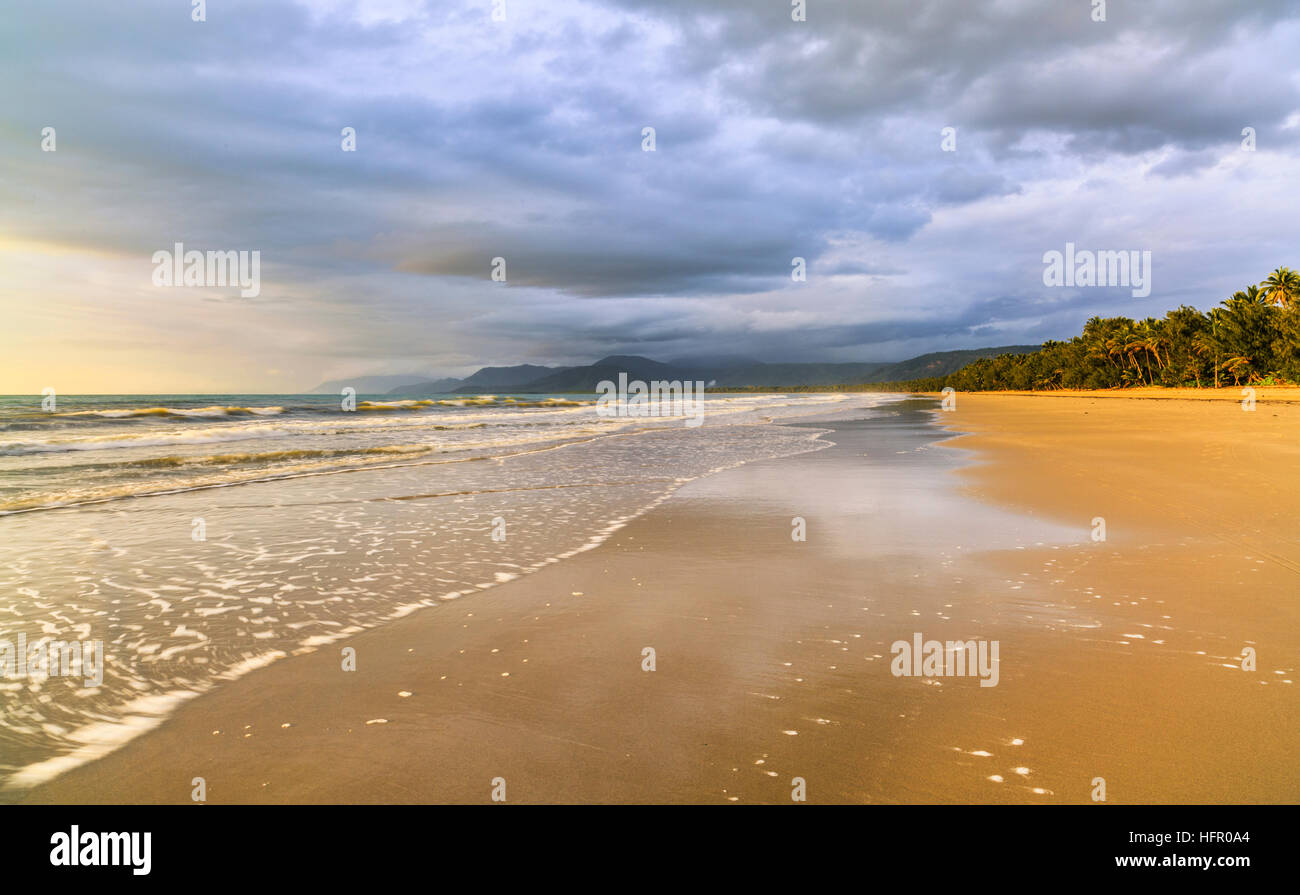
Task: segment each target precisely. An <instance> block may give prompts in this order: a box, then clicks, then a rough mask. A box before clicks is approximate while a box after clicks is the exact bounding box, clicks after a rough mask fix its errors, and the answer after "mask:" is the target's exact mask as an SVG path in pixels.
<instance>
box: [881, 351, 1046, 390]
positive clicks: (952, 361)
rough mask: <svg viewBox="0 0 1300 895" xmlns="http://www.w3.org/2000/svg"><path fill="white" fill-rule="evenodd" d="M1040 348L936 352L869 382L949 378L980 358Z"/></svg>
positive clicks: (890, 367) (901, 363)
mask: <svg viewBox="0 0 1300 895" xmlns="http://www.w3.org/2000/svg"><path fill="white" fill-rule="evenodd" d="M1041 347H1042V346H1041V345H1004V346H1002V347H1001V348H968V349H963V350H960V351H936V352H934V353H932V354H922V355H921V356H920V357H913V358H910V359H908V360H904V361H899V362H898V363H896V364H889V365H888V366H887V367H886V369H884V370H882V371H881V372H880V375H879V378H874V379H869V380H867V381H868V382H899V381H901V380H904V379H921V378H923V377H925V376H947V375H948V374H949V373H956V372H957V371H958V370H960V369H961V368H962V367H964V366H966V365H967V364H970V363H973V362H975V361H977V360H979V359H980V358H981V357H997V356H998V355H1001V354H1032V353H1033V352H1035V351H1037V350H1038V349H1039V348H1041Z"/></svg>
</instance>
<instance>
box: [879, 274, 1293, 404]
mask: <svg viewBox="0 0 1300 895" xmlns="http://www.w3.org/2000/svg"><path fill="white" fill-rule="evenodd" d="M1297 382H1300V274H1298V273H1296V272H1295V271H1293V270H1291V269H1290V268H1287V267H1279V268H1278V269H1277V270H1275V271H1273V272H1272V273H1271V274H1269V275H1268V277H1267V278H1266V279H1265V280H1264V281H1263V282H1262V283H1260V284H1259V285H1258V286H1250V287H1248V288H1246V289H1244V290H1242V291H1240V292H1237V293H1235V294H1233V295H1232V296H1231V297H1230V298H1228V299H1226V300H1224V301H1223V302H1222V303H1221V304H1220V305H1219V306H1218V307H1215V308H1212V309H1211V310H1210V311H1208V312H1204V313H1203V312H1201V311H1198V310H1197V309H1196V308H1193V307H1188V306H1186V305H1184V306H1182V307H1179V308H1177V309H1175V310H1172V311H1170V312H1169V313H1167V314H1165V316H1164V317H1163V318H1159V319H1157V318H1155V317H1148V318H1146V319H1145V320H1133V319H1130V318H1128V317H1093V318H1092V319H1090V320H1089V321H1088V322H1087V323H1085V324H1084V327H1083V332H1082V334H1080V335H1078V336H1075V337H1074V338H1073V339H1070V340H1069V341H1068V342H1056V341H1048V342H1044V343H1043V347H1042V348H1041V349H1039V350H1038V351H1036V352H1033V353H1031V354H1004V355H1000V356H998V357H994V358H983V359H980V360H977V361H975V362H973V363H971V364H969V365H968V366H965V367H963V368H962V369H960V370H958V371H957V372H956V373H952V374H950V375H948V376H940V377H931V378H928V379H917V380H912V381H910V382H899V383H890V384H889V388H890V389H891V390H899V391H903V390H906V391H938V390H940V389H942V388H944V387H946V386H951V387H952V388H955V389H957V390H958V391H988V390H994V389H1013V390H1036V389H1112V388H1130V387H1134V388H1135V387H1140V386H1185V387H1194V388H1208V387H1222V386H1245V385H1282V384H1294V383H1297Z"/></svg>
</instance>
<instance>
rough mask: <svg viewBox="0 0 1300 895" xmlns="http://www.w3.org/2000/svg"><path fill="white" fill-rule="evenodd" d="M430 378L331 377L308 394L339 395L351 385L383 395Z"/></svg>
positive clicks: (412, 375) (418, 375) (361, 392)
mask: <svg viewBox="0 0 1300 895" xmlns="http://www.w3.org/2000/svg"><path fill="white" fill-rule="evenodd" d="M428 378H429V376H428V374H427V373H407V374H405V375H395V376H353V377H352V378H351V379H331V380H329V381H328V382H322V383H321V384H320V385H318V386H316V387H315V388H314V389H312V390H311V391H310V392H309V393H308V394H312V395H337V394H338V393H339V392H340V391H342V390H343V389H344V388H348V387H351V388H354V389H356V390H357V394H359V395H383V394H386V393H388V392H389V391H391V390H392V389H394V388H399V387H401V386H403V385H410V384H413V383H416V382H424V381H427V380H428ZM453 381H454V382H456V383H458V384H459V382H460V380H459V379H457V380H453Z"/></svg>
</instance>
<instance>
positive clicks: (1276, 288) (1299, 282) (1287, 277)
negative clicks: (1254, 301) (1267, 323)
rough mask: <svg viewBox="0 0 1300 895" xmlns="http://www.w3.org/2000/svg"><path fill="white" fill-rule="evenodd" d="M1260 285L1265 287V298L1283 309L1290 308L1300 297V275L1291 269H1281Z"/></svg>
mask: <svg viewBox="0 0 1300 895" xmlns="http://www.w3.org/2000/svg"><path fill="white" fill-rule="evenodd" d="M1259 285H1260V286H1262V287H1263V294H1264V296H1265V297H1266V298H1268V300H1269V301H1271V302H1273V303H1274V304H1276V305H1277V306H1278V307H1281V308H1289V307H1290V306H1291V302H1292V301H1294V300H1295V299H1296V298H1297V297H1300V273H1296V272H1295V271H1294V270H1292V269H1291V268H1289V267H1279V268H1278V269H1277V270H1275V271H1273V272H1272V273H1271V274H1269V275H1268V279H1266V280H1264V282H1262V283H1260V284H1259ZM1251 288H1252V289H1253V288H1254V287H1251ZM1252 297H1253V296H1252Z"/></svg>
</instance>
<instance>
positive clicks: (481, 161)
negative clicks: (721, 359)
mask: <svg viewBox="0 0 1300 895" xmlns="http://www.w3.org/2000/svg"><path fill="white" fill-rule="evenodd" d="M1109 7H1110V8H1109V16H1108V21H1107V22H1104V23H1099V22H1093V21H1092V20H1091V18H1090V11H1091V10H1090V5H1089V4H1087V3H1079V2H1067V0H1048V2H1041V0H1035V2H1030V0H990V2H987V3H978V4H973V3H969V2H962V0H879V2H873V3H870V4H864V3H860V2H851V0H817V2H814V3H810V4H809V6H808V19H807V21H806V22H795V21H793V20H792V19H791V18H790V14H789V12H790V11H789V9H788V7H787V6H785V5H783V4H782V3H775V4H755V3H752V2H748V0H709V2H698V0H689V2H688V0H653V2H652V0H602V2H583V3H569V4H552V3H544V2H541V0H508V3H507V4H506V10H507V18H506V21H505V22H494V21H493V20H492V19H491V6H490V4H485V3H482V2H463V3H443V2H439V3H433V2H428V3H424V2H417V0H365V2H361V0H327V2H310V3H308V2H287V0H280V2H253V0H227V2H223V3H221V4H219V5H218V4H209V10H208V21H207V22H203V23H195V22H193V21H191V20H190V17H189V10H188V6H187V5H186V4H180V5H177V4H176V3H173V2H165V0H142V2H138V3H131V4H125V5H118V6H104V5H101V4H89V3H80V2H72V0H50V2H46V3H42V4H27V5H20V6H19V7H17V8H15V9H14V10H11V11H10V12H9V13H8V14H7V15H6V17H5V19H4V21H3V22H0V41H2V42H3V43H4V44H5V46H6V47H8V48H9V49H8V50H7V51H6V53H5V54H4V55H3V56H0V78H3V80H4V82H5V83H6V84H8V85H10V86H9V90H8V99H7V102H6V106H5V109H4V110H3V111H2V112H0V116H3V121H4V127H3V129H0V235H3V237H4V238H7V239H9V240H11V241H17V242H19V243H21V244H28V245H30V244H41V245H50V246H57V247H61V248H62V250H63V251H64V252H66V253H67V255H66V256H67V257H77V258H78V259H81V260H79V261H78V262H77V263H78V265H80V266H79V268H78V270H77V273H76V276H75V277H74V278H73V279H75V280H76V282H77V283H78V290H82V291H79V292H77V297H76V298H74V297H73V296H72V294H71V292H70V291H69V290H68V289H66V288H63V287H65V286H67V285H68V283H67V282H64V283H54V282H52V281H51V280H50V277H51V276H54V274H52V273H51V268H50V266H49V265H46V264H30V265H22V266H21V267H20V268H17V269H13V270H14V272H13V273H12V274H11V276H10V278H9V279H10V281H9V283H8V284H7V285H5V286H4V287H2V288H0V301H3V302H4V303H5V304H6V305H7V306H17V305H20V304H21V303H22V302H24V301H26V300H27V297H28V296H31V295H33V294H35V295H42V296H44V297H45V298H44V300H45V301H46V302H47V303H48V306H49V307H50V308H52V309H53V310H51V311H50V313H51V314H56V315H65V314H72V313H73V311H72V308H73V307H74V303H75V307H76V308H77V313H79V314H83V315H85V317H86V320H87V325H88V326H90V327H92V328H93V327H99V328H100V329H101V330H102V331H103V332H104V333H105V334H106V336H105V339H104V344H105V347H104V348H103V349H102V351H101V352H100V354H99V355H97V357H98V359H99V362H101V363H104V364H109V363H113V362H114V361H113V358H115V357H118V354H115V353H114V351H115V349H112V348H110V347H109V346H110V345H114V344H120V343H119V342H117V341H116V337H114V338H109V337H108V334H110V333H112V334H120V335H121V337H122V338H123V339H126V340H127V341H129V342H131V343H132V344H135V343H137V342H149V341H150V340H151V339H152V341H153V342H154V343H156V344H160V345H174V347H173V348H169V349H160V350H174V351H175V352H176V353H175V355H174V357H175V358H176V362H177V363H181V362H183V360H184V359H185V358H187V357H193V356H195V354H196V352H197V353H200V354H203V355H204V356H206V357H207V358H208V360H207V361H206V362H205V363H206V364H207V367H206V368H207V369H210V370H211V371H212V372H211V376H212V377H213V381H214V383H215V382H216V381H217V380H220V381H222V382H227V381H229V382H231V383H238V384H239V385H240V387H243V388H253V387H256V385H257V382H256V380H255V379H249V378H242V377H245V376H246V375H251V374H246V371H248V370H265V369H275V370H279V371H281V372H282V374H283V375H284V376H292V375H299V376H302V377H304V378H305V380H307V381H304V382H303V385H310V384H314V381H315V380H316V379H318V378H325V376H327V375H331V374H333V373H339V374H346V373H349V372H351V370H350V369H348V367H349V365H356V364H365V365H367V366H370V367H382V366H384V365H385V364H387V363H391V365H392V369H413V368H416V367H420V368H435V367H436V368H448V369H450V368H457V369H459V368H460V366H462V365H474V364H475V363H476V362H478V361H480V360H481V361H482V362H489V361H490V362H497V363H508V362H514V361H516V360H519V361H524V360H527V361H532V362H545V361H552V362H570V361H577V360H589V359H591V357H592V356H598V355H601V354H605V353H608V352H609V351H612V350H633V349H635V348H640V349H642V350H644V352H646V353H651V352H654V353H659V354H662V355H663V356H671V355H678V354H684V353H700V352H708V351H711V350H725V351H727V352H730V353H745V354H750V355H762V356H765V357H770V358H772V359H801V360H814V359H819V358H823V357H825V358H829V359H839V360H856V359H862V360H866V359H888V358H887V357H885V355H891V356H893V357H900V356H902V354H903V353H906V352H912V351H914V350H916V351H923V350H932V349H941V348H955V347H968V346H971V345H974V344H987V342H988V341H989V340H990V339H991V338H993V337H995V336H998V337H1005V338H1008V339H1013V340H1016V341H1020V340H1023V339H1025V338H1030V340H1031V341H1032V340H1035V339H1038V338H1047V337H1054V338H1060V337H1065V336H1068V335H1070V334H1071V333H1072V332H1074V331H1076V330H1077V329H1078V326H1079V325H1080V324H1081V323H1082V320H1083V319H1084V318H1085V317H1086V316H1088V315H1089V314H1090V313H1091V312H1098V311H1099V310H1101V309H1111V310H1112V311H1115V312H1120V311H1122V309H1124V308H1129V309H1130V310H1131V309H1132V307H1133V305H1132V302H1131V300H1130V301H1129V302H1128V304H1125V303H1123V302H1122V301H1121V300H1120V299H1119V298H1117V297H1115V296H1110V295H1103V294H1101V293H1082V294H1080V295H1077V296H1070V297H1068V298H1067V299H1061V298H1059V297H1056V296H1052V297H1051V298H1050V300H1049V301H1046V303H1044V297H1043V296H1042V295H1041V280H1040V279H1039V274H1040V272H1041V262H1040V260H1039V259H1040V258H1041V254H1042V252H1043V251H1045V250H1046V249H1049V248H1053V247H1059V246H1060V245H1061V244H1063V243H1064V242H1065V241H1067V240H1070V241H1074V242H1076V243H1078V244H1081V245H1082V244H1085V243H1092V244H1096V245H1098V246H1099V247H1104V248H1125V247H1133V248H1141V249H1151V250H1153V252H1155V253H1156V256H1157V258H1158V259H1159V260H1158V262H1157V284H1158V285H1157V291H1156V292H1155V293H1153V297H1152V299H1151V301H1152V302H1156V303H1158V302H1164V303H1165V304H1164V305H1160V306H1151V307H1149V308H1148V310H1147V311H1146V312H1152V313H1158V312H1160V311H1162V310H1163V309H1164V307H1165V306H1169V307H1172V306H1173V305H1172V304H1169V302H1174V303H1176V301H1181V300H1190V301H1196V302H1200V303H1201V304H1203V305H1204V304H1208V303H1210V302H1211V301H1214V300H1217V297H1219V294H1220V293H1221V292H1224V290H1227V291H1228V292H1230V291H1231V289H1229V288H1228V287H1229V286H1230V285H1232V284H1235V285H1234V286H1233V288H1235V287H1236V286H1240V285H1241V284H1242V283H1244V282H1247V281H1250V280H1252V279H1255V278H1257V277H1259V276H1261V275H1262V273H1261V272H1262V271H1267V270H1269V269H1271V268H1272V267H1275V266H1277V265H1278V264H1280V263H1291V264H1292V265H1293V266H1294V264H1295V263H1296V259H1294V258H1291V259H1288V258H1287V257H1286V253H1287V252H1288V251H1290V250H1291V247H1292V246H1294V245H1295V244H1296V242H1297V239H1296V237H1297V236H1300V227H1298V226H1297V224H1296V223H1295V221H1294V219H1293V215H1290V214H1289V213H1288V211H1287V209H1286V208H1285V207H1284V203H1283V204H1279V203H1278V201H1277V197H1278V196H1279V195H1285V194H1286V191H1287V190H1288V189H1289V183H1290V182H1291V179H1292V178H1293V177H1294V175H1295V174H1296V173H1297V172H1296V167H1297V166H1296V161H1297V160H1296V140H1297V138H1298V137H1300V128H1296V127H1294V126H1293V125H1294V121H1295V119H1296V112H1297V109H1300V79H1297V76H1296V74H1297V73H1296V66H1295V65H1294V63H1292V62H1291V61H1290V60H1291V56H1292V53H1291V47H1292V46H1294V44H1295V42H1296V40H1297V39H1298V38H1300V18H1298V16H1300V10H1298V8H1297V5H1296V4H1295V3H1294V2H1282V0H1257V2H1254V3H1251V4H1241V3H1239V2H1235V0H1198V2H1190V0H1177V2H1175V0H1151V2H1146V3H1142V4H1118V3H1111V4H1110V5H1109ZM46 126H53V127H56V129H57V132H58V151H57V152H55V153H43V152H41V151H40V145H39V141H40V138H39V134H40V131H41V129H42V128H43V127H46ZM1247 126H1249V127H1253V128H1255V129H1256V131H1257V134H1258V149H1257V151H1256V152H1254V153H1248V152H1244V151H1242V149H1241V146H1240V141H1241V131H1242V128H1243V127H1247ZM344 127H353V128H355V129H356V134H357V151H356V152H343V151H342V149H341V145H340V140H341V136H340V131H341V130H342V128H344ZM645 127H653V128H654V129H655V134H656V148H655V151H654V152H643V151H642V131H643V128H645ZM945 127H953V128H955V129H956V133H957V148H956V151H955V152H944V151H943V149H942V148H941V145H940V143H941V139H942V136H941V133H940V132H941V130H942V129H943V128H945ZM1224 209H1230V210H1231V213H1230V214H1225V213H1224ZM177 241H180V242H184V243H186V245H187V246H192V247H195V248H204V249H206V248H243V249H258V250H260V251H261V252H262V258H263V281H264V283H263V294H262V297H260V298H259V299H256V300H249V301H246V302H235V301H232V300H231V299H230V296H228V295H226V294H224V293H221V292H220V291H216V290H213V291H209V292H205V293H204V294H203V299H204V301H202V302H200V301H195V302H192V303H190V304H180V305H177V304H173V305H172V306H171V308H169V310H168V313H166V314H157V315H151V314H149V313H148V312H146V311H142V310H138V309H139V308H146V307H148V304H147V303H148V301H149V297H150V295H151V293H149V292H148V291H147V273H148V269H149V266H148V259H149V257H150V256H151V255H152V253H153V252H154V251H156V250H157V249H160V248H168V247H170V246H171V245H172V243H174V242H177ZM495 257H504V258H505V259H506V262H507V271H508V283H507V284H506V285H504V286H503V285H501V284H498V283H493V282H492V281H491V280H490V277H489V274H490V271H491V262H492V259H493V258H495ZM794 257H802V258H805V259H806V260H807V264H808V271H809V277H810V278H809V281H808V282H807V283H806V284H794V283H792V281H791V279H790V271H791V259H792V258H794ZM97 259H98V260H97ZM105 259H111V260H105ZM56 286H57V287H58V288H55V287H56ZM140 289H146V291H145V292H143V293H142V297H141V298H140V300H139V303H138V302H137V301H136V299H135V298H133V299H132V301H131V304H130V307H131V308H133V309H137V310H133V312H132V313H133V314H135V315H137V316H131V317H128V316H126V315H124V314H123V313H120V312H114V311H113V310H112V309H113V308H114V301H115V300H116V298H115V297H117V296H121V295H124V294H128V293H129V294H131V295H132V296H135V294H136V292H137V291H138V290H140ZM170 298H172V296H168V297H167V299H170ZM159 300H164V299H163V298H162V297H160V298H159ZM191 304H192V305H193V306H194V307H195V308H197V307H198V306H199V305H201V304H207V305H220V306H230V307H228V308H224V309H222V310H219V311H216V312H214V313H217V314H219V315H227V314H228V315H243V317H242V318H241V319H242V320H243V322H244V324H245V325H246V326H247V327H248V328H249V331H255V332H259V333H260V332H262V330H261V329H260V328H264V327H271V328H279V329H280V330H284V329H286V328H287V329H290V330H292V331H293V336H292V338H288V337H284V336H283V335H282V336H281V337H279V338H277V337H276V335H275V333H274V332H266V333H265V337H264V338H263V337H262V336H260V335H259V336H258V337H256V338H254V339H252V340H250V346H249V348H248V350H249V351H251V352H253V353H254V354H256V357H255V358H253V359H252V360H251V362H247V361H248V359H247V358H244V357H243V356H242V355H238V356H237V355H236V354H235V353H234V352H231V351H230V350H229V349H228V348H221V347H218V346H215V345H210V344H206V343H205V342H204V338H205V336H204V334H203V333H204V331H205V330H204V327H207V326H212V325H215V324H212V322H211V321H212V319H214V318H212V317H202V316H200V317H196V318H195V319H194V320H193V323H194V324H195V326H194V327H193V328H192V331H187V334H186V335H184V336H182V337H177V336H176V335H175V333H174V331H168V330H165V329H164V328H163V325H164V324H163V321H166V326H168V327H173V328H174V327H178V326H179V327H181V328H182V329H184V328H185V327H184V323H185V320H186V318H185V314H186V313H193V314H195V315H200V314H201V313H203V312H200V311H197V310H196V311H192V312H191V311H182V310H181V309H183V308H189V307H190V306H191ZM237 304H238V305H240V306H241V307H239V308H236V307H234V306H235V305H237ZM1146 307H1147V306H1146V305H1144V308H1146ZM100 309H102V310H100ZM18 316H19V317H20V318H21V319H22V320H28V316H27V315H25V314H24V315H18ZM221 319H222V323H221V327H222V332H225V331H226V330H225V328H226V327H230V328H237V320H236V318H235V317H231V318H229V319H227V318H226V317H222V318H221ZM23 325H25V326H29V327H30V328H29V329H28V330H26V331H23V332H22V333H20V334H19V335H20V337H21V338H23V339H24V340H29V341H33V343H34V344H37V345H40V346H43V349H44V350H42V351H39V352H37V353H36V356H38V357H48V358H49V359H50V361H49V362H50V363H57V362H58V358H59V357H61V356H64V355H67V353H68V351H69V350H70V349H68V348H66V347H65V346H63V345H62V344H61V342H60V341H59V335H58V332H57V330H53V331H51V330H48V329H42V328H41V327H40V326H39V325H38V324H36V323H31V324H23ZM1031 337H1032V338H1031ZM85 350H86V349H85V348H84V346H78V348H77V352H78V356H79V357H82V358H84V357H85V356H86V355H85ZM91 350H92V354H93V348H92V349H91ZM286 355H290V356H286ZM163 363H164V361H163V360H159V364H163ZM33 375H35V374H33ZM145 385H147V383H142V385H141V387H144V386H145Z"/></svg>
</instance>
